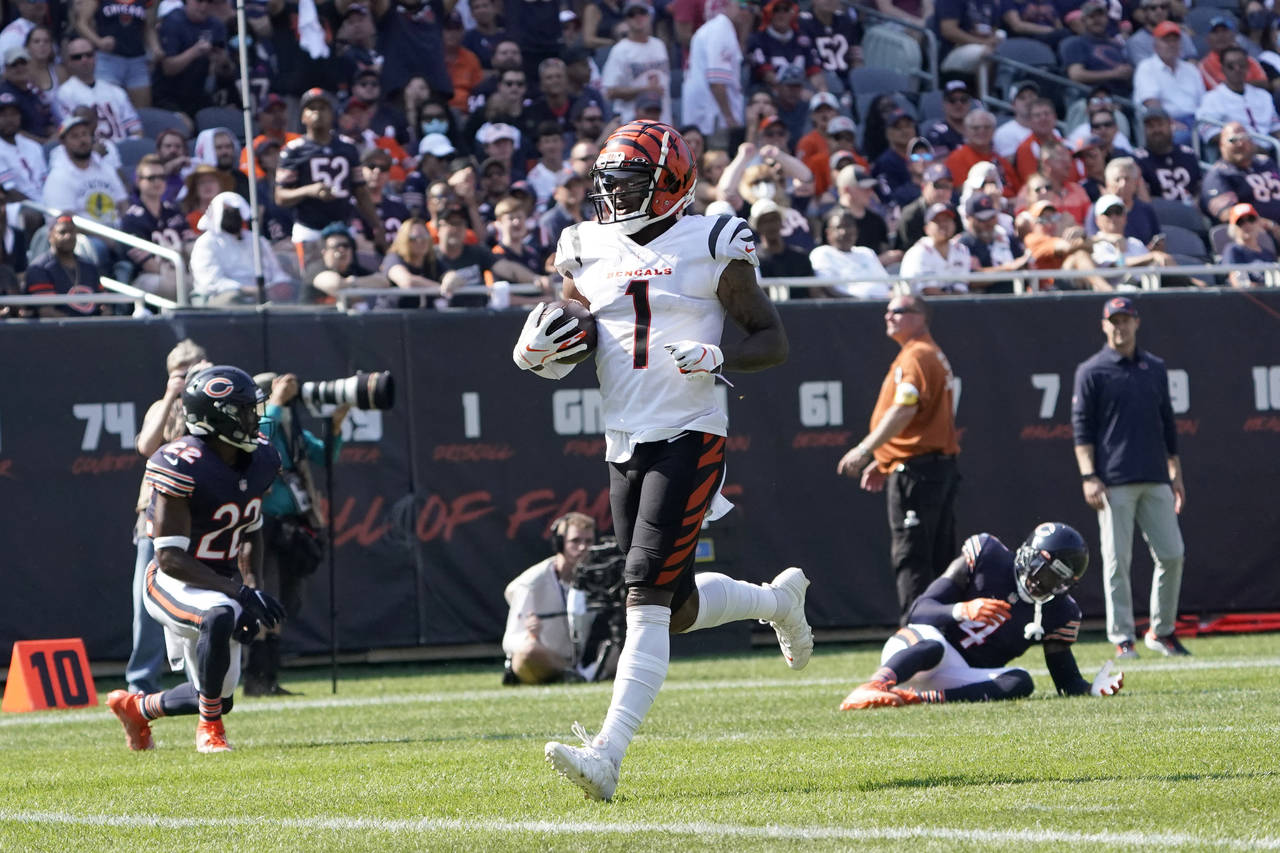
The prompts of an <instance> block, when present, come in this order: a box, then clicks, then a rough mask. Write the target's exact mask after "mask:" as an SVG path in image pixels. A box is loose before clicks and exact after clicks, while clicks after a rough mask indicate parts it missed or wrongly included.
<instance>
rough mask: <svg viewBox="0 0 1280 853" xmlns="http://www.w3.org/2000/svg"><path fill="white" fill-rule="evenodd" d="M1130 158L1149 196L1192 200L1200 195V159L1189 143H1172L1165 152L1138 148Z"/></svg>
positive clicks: (1173, 199)
mask: <svg viewBox="0 0 1280 853" xmlns="http://www.w3.org/2000/svg"><path fill="white" fill-rule="evenodd" d="M1133 158H1134V159H1135V160H1137V161H1138V168H1139V169H1141V170H1142V178H1143V180H1145V181H1146V182H1147V189H1149V190H1150V191H1151V197H1152V198H1167V199H1169V200H1171V201H1195V199H1196V198H1197V197H1198V196H1199V195H1200V179H1201V174H1200V158H1199V157H1197V156H1196V152H1194V151H1192V150H1191V148H1190V147H1189V146H1186V145H1175V146H1173V148H1171V149H1170V150H1169V151H1168V152H1167V153H1165V154H1152V153H1151V152H1150V151H1148V150H1147V149H1145V148H1139V149H1138V150H1137V151H1134V152H1133ZM1095 201H1096V199H1095Z"/></svg>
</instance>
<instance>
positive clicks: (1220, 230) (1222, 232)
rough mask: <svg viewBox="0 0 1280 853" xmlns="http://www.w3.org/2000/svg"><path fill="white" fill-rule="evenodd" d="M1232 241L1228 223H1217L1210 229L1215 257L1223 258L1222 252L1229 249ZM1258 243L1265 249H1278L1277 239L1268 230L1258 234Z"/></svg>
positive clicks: (1210, 240) (1210, 243)
mask: <svg viewBox="0 0 1280 853" xmlns="http://www.w3.org/2000/svg"><path fill="white" fill-rule="evenodd" d="M1230 242H1231V235H1230V234H1229V233H1227V226H1226V225H1215V226H1213V227H1212V228H1210V229H1209V245H1211V246H1213V254H1214V257H1215V258H1217V259H1218V260H1221V259H1222V253H1223V252H1225V251H1226V250H1227V244H1228V243H1230ZM1258 243H1259V244H1260V245H1261V246H1262V248H1264V249H1270V250H1271V251H1272V252H1274V251H1275V250H1276V244H1275V241H1274V240H1272V239H1271V235H1270V234H1268V233H1267V232H1266V231H1263V232H1262V233H1261V234H1259V235H1258Z"/></svg>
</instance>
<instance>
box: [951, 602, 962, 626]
mask: <svg viewBox="0 0 1280 853" xmlns="http://www.w3.org/2000/svg"><path fill="white" fill-rule="evenodd" d="M951 618H952V619H954V620H956V621H957V622H963V621H964V610H962V609H961V607H960V604H959V603H956V604H953V605H951Z"/></svg>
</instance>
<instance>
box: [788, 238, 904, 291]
mask: <svg viewBox="0 0 1280 853" xmlns="http://www.w3.org/2000/svg"><path fill="white" fill-rule="evenodd" d="M809 264H810V265H811V266H812V267H813V274H814V275H815V276H817V277H818V278H838V279H840V280H841V282H840V284H835V285H831V287H832V289H833V290H837V291H839V292H840V293H843V294H844V295H845V296H852V297H854V298H856V299H888V298H889V297H890V296H892V295H893V289H892V288H891V287H890V286H889V282H888V281H881V280H877V279H883V278H884V277H885V275H886V273H885V270H884V265H883V264H881V263H880V258H878V257H877V256H876V253H875V251H874V250H872V249H868V248H867V247H866V246H854V247H853V248H852V249H850V250H849V251H847V252H842V251H840V250H839V249H837V248H836V247H835V246H817V247H815V248H814V250H813V251H812V252H810V253H809ZM868 279H870V281H868Z"/></svg>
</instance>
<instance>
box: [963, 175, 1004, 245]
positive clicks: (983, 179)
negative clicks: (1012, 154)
mask: <svg viewBox="0 0 1280 853" xmlns="http://www.w3.org/2000/svg"><path fill="white" fill-rule="evenodd" d="M975 195H987V196H990V197H991V202H992V206H994V207H995V209H996V210H997V211H998V214H997V216H996V221H997V223H998V224H999V225H1000V226H1001V227H1003V228H1004V229H1005V231H1007V232H1008V233H1009V234H1014V231H1015V229H1014V224H1013V217H1012V216H1010V215H1009V214H1008V212H1007V211H1009V210H1012V209H1013V206H1012V202H1013V200H1012V199H1009V198H1006V197H1005V194H1004V182H1003V181H1002V180H1001V178H1000V167H999V166H997V165H996V164H995V163H988V162H987V161H985V160H984V161H982V162H980V163H974V164H973V166H972V168H970V169H969V174H968V175H967V176H966V177H965V179H964V183H963V184H961V185H960V210H965V209H967V208H966V205H967V204H968V203H969V199H970V198H972V197H973V196H975Z"/></svg>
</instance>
